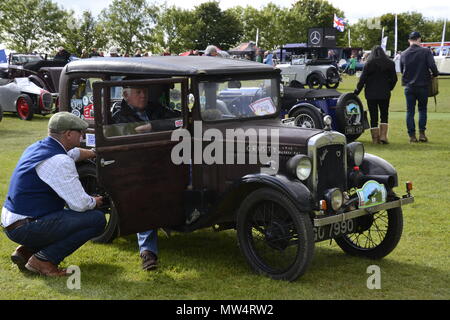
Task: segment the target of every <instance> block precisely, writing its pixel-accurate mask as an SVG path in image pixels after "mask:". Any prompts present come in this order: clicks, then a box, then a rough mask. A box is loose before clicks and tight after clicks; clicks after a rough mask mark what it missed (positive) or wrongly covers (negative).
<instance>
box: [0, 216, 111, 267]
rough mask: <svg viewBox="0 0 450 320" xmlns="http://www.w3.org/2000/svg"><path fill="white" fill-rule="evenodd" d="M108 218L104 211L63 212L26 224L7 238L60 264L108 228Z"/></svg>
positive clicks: (39, 255) (8, 234) (10, 233)
mask: <svg viewBox="0 0 450 320" xmlns="http://www.w3.org/2000/svg"><path fill="white" fill-rule="evenodd" d="M105 224H106V220H105V215H104V213H103V212H101V211H97V210H89V211H86V212H76V211H73V210H67V209H64V210H61V211H57V212H53V213H51V214H48V215H45V216H43V217H41V218H39V219H37V220H35V221H32V222H29V223H27V224H24V225H22V226H20V227H18V228H16V229H14V230H12V231H10V232H8V231H6V230H5V233H6V235H7V236H8V238H9V239H11V240H12V241H14V242H16V243H19V244H21V245H24V246H25V247H27V248H28V249H30V251H32V252H34V253H35V254H36V255H37V256H38V257H41V258H45V259H47V260H49V261H50V262H52V263H54V264H55V265H58V264H59V263H60V262H61V261H63V260H64V258H65V257H67V256H69V255H70V254H72V253H73V252H74V251H75V250H77V249H78V248H79V247H81V246H82V245H83V244H85V243H86V242H87V241H89V240H90V239H92V238H94V237H96V236H98V235H100V234H101V233H102V232H103V230H104V228H105Z"/></svg>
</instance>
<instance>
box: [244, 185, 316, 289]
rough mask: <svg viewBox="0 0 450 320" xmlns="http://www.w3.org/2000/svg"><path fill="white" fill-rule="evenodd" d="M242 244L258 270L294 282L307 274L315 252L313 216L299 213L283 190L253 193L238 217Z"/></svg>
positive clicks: (247, 257) (261, 190) (248, 260)
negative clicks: (281, 191)
mask: <svg viewBox="0 0 450 320" xmlns="http://www.w3.org/2000/svg"><path fill="white" fill-rule="evenodd" d="M237 235H238V242H239V247H240V249H241V251H242V253H243V255H244V256H245V258H246V260H247V262H248V264H249V265H250V266H251V267H252V268H253V269H254V270H255V271H256V272H258V273H260V274H264V275H267V276H269V277H271V278H273V279H277V280H288V281H294V280H295V279H297V278H298V277H300V276H301V275H303V274H304V273H305V272H306V270H307V268H308V266H309V265H310V263H311V260H312V257H313V254H314V247H315V243H314V234H313V227H312V224H311V220H310V219H309V216H308V215H306V214H304V213H301V212H298V209H297V207H296V206H295V205H294V204H293V202H292V201H291V200H290V199H289V198H288V197H286V196H285V195H283V194H282V193H280V192H278V191H275V190H273V189H269V188H262V189H258V190H256V191H253V192H252V193H251V194H249V195H248V196H247V197H246V198H245V200H244V202H243V203H242V205H241V206H240V208H239V211H238V216H237Z"/></svg>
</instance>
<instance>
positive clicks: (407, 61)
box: [400, 31, 439, 143]
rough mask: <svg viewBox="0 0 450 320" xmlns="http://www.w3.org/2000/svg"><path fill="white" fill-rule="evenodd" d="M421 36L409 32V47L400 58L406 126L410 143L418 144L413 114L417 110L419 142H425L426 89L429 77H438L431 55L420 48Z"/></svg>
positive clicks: (427, 50)
mask: <svg viewBox="0 0 450 320" xmlns="http://www.w3.org/2000/svg"><path fill="white" fill-rule="evenodd" d="M421 40H422V39H421V35H420V33H419V32H416V31H414V32H411V34H410V35H409V44H410V47H409V48H408V49H407V50H406V51H404V52H403V53H402V56H401V58H400V70H401V72H402V74H403V78H402V84H403V86H404V87H405V97H406V108H407V110H406V126H407V128H408V135H409V141H410V142H413V143H414V142H418V140H417V137H416V125H415V121H414V114H415V109H416V101H417V108H418V110H419V141H420V142H427V141H428V138H427V137H426V135H425V130H426V125H427V104H428V87H429V84H430V80H431V77H432V76H433V77H437V76H438V74H439V73H438V70H437V67H436V63H435V62H434V58H433V54H432V53H431V51H430V50H429V49H427V48H423V47H421V45H420V43H421Z"/></svg>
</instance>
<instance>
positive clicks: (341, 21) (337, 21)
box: [333, 14, 346, 32]
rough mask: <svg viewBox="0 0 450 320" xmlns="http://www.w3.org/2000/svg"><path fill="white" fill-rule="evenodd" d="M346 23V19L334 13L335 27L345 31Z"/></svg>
mask: <svg viewBox="0 0 450 320" xmlns="http://www.w3.org/2000/svg"><path fill="white" fill-rule="evenodd" d="M345 25H346V23H345V20H344V19H343V18H339V17H337V16H336V14H334V19H333V27H334V28H336V29H338V30H339V31H340V32H344V27H345Z"/></svg>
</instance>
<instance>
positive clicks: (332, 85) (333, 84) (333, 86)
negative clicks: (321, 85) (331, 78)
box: [327, 82, 339, 89]
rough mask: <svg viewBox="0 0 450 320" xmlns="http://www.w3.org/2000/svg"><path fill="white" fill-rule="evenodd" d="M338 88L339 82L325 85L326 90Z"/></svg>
mask: <svg viewBox="0 0 450 320" xmlns="http://www.w3.org/2000/svg"><path fill="white" fill-rule="evenodd" d="M338 87H339V82H336V83H327V88H328V89H337V88H338Z"/></svg>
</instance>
